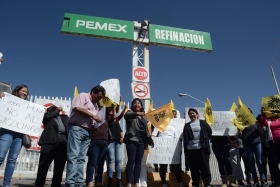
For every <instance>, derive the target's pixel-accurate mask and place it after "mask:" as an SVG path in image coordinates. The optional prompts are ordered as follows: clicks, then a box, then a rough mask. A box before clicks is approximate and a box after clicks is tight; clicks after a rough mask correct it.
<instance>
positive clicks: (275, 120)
mask: <svg viewBox="0 0 280 187" xmlns="http://www.w3.org/2000/svg"><path fill="white" fill-rule="evenodd" d="M261 112H262V115H261V123H262V124H263V125H264V126H266V127H268V128H267V129H268V132H269V134H270V137H271V138H272V141H271V142H270V156H271V162H272V167H273V168H272V172H273V176H274V186H280V178H279V176H280V170H279V167H278V163H279V162H280V118H279V117H278V116H273V117H271V118H267V117H266V116H265V114H264V112H263V110H262V111H261ZM270 131H271V132H270Z"/></svg>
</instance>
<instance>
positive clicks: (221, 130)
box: [185, 107, 237, 136]
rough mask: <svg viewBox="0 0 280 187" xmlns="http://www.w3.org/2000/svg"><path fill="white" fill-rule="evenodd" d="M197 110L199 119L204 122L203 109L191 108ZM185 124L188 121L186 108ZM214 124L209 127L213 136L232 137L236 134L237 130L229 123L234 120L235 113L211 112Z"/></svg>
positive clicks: (187, 109)
mask: <svg viewBox="0 0 280 187" xmlns="http://www.w3.org/2000/svg"><path fill="white" fill-rule="evenodd" d="M192 108H194V109H196V110H197V112H198V115H199V119H202V120H204V117H203V108H201V107H192ZM185 111H186V122H189V121H190V118H189V116H188V111H189V107H187V108H186V110H185ZM213 114H214V119H215V121H214V124H212V125H211V128H212V135H213V136H233V135H235V134H236V133H237V128H236V127H235V126H234V124H233V123H232V122H231V119H233V118H235V113H234V112H231V111H213Z"/></svg>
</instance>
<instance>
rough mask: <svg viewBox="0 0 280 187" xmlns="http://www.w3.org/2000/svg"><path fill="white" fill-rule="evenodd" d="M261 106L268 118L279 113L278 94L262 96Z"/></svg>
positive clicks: (279, 95)
mask: <svg viewBox="0 0 280 187" xmlns="http://www.w3.org/2000/svg"><path fill="white" fill-rule="evenodd" d="M262 107H263V109H264V113H265V115H266V117H268V118H270V117H272V116H277V115H280V94H277V95H274V96H267V97H262Z"/></svg>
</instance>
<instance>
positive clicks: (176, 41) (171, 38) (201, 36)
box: [149, 24, 212, 52]
mask: <svg viewBox="0 0 280 187" xmlns="http://www.w3.org/2000/svg"><path fill="white" fill-rule="evenodd" d="M149 32H150V44H154V45H161V46H171V47H176V48H186V49H192V50H198V51H206V52H211V51H212V43H211V37H210V33H208V32H200V31H194V30H187V29H179V28H174V27H166V26H160V25H153V24H151V25H150V29H149Z"/></svg>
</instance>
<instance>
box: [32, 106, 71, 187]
mask: <svg viewBox="0 0 280 187" xmlns="http://www.w3.org/2000/svg"><path fill="white" fill-rule="evenodd" d="M61 111H62V107H56V106H55V105H52V106H50V107H49V108H47V112H46V113H45V115H44V118H43V124H44V131H43V132H42V135H41V137H40V140H39V143H38V144H39V145H40V146H41V151H40V160H39V168H38V172H37V178H36V181H35V186H36V187H43V186H44V185H45V181H46V176H47V173H48V170H49V166H50V164H51V163H52V161H54V170H53V178H52V184H51V186H52V187H60V186H61V181H62V174H63V170H64V166H65V163H66V159H67V131H68V124H67V123H68V119H69V117H68V116H67V115H61V114H60V112H61Z"/></svg>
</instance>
